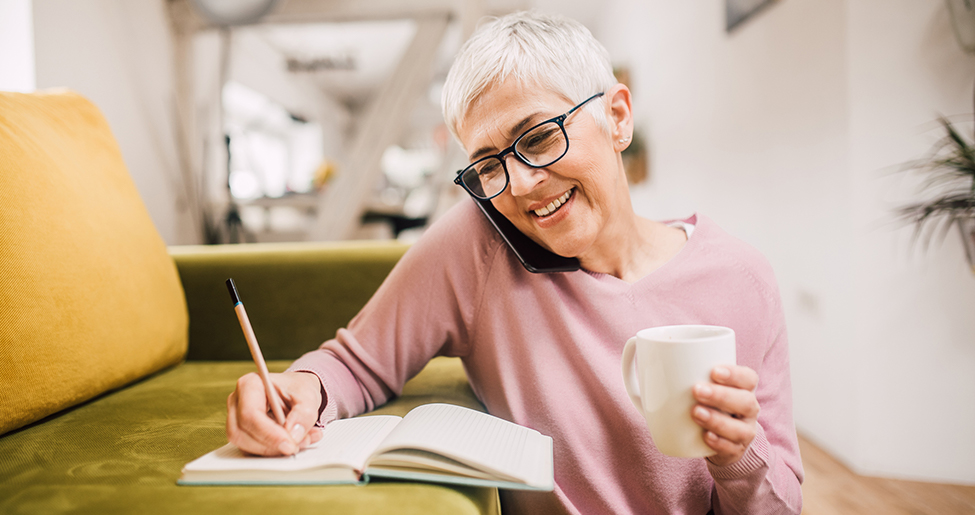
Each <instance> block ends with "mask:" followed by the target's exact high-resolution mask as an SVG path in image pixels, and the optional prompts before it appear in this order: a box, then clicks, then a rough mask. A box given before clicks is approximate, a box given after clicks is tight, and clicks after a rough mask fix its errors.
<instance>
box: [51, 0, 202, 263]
mask: <svg viewBox="0 0 975 515" xmlns="http://www.w3.org/2000/svg"><path fill="white" fill-rule="evenodd" d="M164 8H165V5H164V1H163V0H139V1H132V0H34V1H33V18H34V45H35V59H36V61H35V66H36V73H37V87H38V88H39V89H43V88H51V87H67V88H70V89H73V90H75V91H77V92H79V93H81V94H82V95H84V96H86V97H87V98H88V99H89V100H91V101H92V102H94V103H95V104H96V105H97V106H98V107H99V108H100V109H101V110H102V112H103V113H104V115H105V117H106V118H107V119H108V123H109V125H110V126H111V128H112V132H113V134H114V135H115V138H116V140H118V142H119V146H120V147H121V149H122V157H123V158H124V159H125V163H126V165H127V166H128V168H129V173H131V174H132V179H133V180H134V182H135V184H136V187H137V188H138V189H139V192H140V193H141V195H142V199H143V201H144V202H145V203H146V207H147V208H148V210H149V215H150V216H151V217H152V220H153V222H154V223H155V225H156V229H157V230H158V231H159V233H160V234H161V235H162V237H163V240H165V241H166V243H167V244H170V245H173V244H186V243H196V242H198V241H199V238H200V237H199V235H198V233H197V230H196V229H195V228H194V226H193V224H192V222H191V220H190V218H189V215H188V211H187V210H186V201H185V196H184V194H183V191H182V186H181V181H180V178H179V169H178V168H177V154H176V146H175V138H174V129H173V123H172V122H173V113H174V112H175V109H174V107H173V78H172V77H173V63H172V44H171V35H170V31H169V22H168V18H167V15H166V12H165V9H164Z"/></svg>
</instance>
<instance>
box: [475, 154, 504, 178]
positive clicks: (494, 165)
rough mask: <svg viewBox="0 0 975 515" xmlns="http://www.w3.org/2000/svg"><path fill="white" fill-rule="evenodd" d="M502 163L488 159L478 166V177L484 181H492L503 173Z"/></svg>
mask: <svg viewBox="0 0 975 515" xmlns="http://www.w3.org/2000/svg"><path fill="white" fill-rule="evenodd" d="M501 170H502V168H501V161H498V160H497V159H488V160H485V161H484V162H482V163H481V164H480V165H478V166H477V175H478V177H480V178H482V179H490V178H492V177H494V176H496V175H498V174H499V173H501Z"/></svg>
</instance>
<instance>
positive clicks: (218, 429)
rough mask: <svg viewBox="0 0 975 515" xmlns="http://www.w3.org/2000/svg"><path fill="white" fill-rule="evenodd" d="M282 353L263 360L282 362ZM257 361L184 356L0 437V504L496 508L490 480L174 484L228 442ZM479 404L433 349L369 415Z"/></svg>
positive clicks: (25, 507)
mask: <svg viewBox="0 0 975 515" xmlns="http://www.w3.org/2000/svg"><path fill="white" fill-rule="evenodd" d="M287 365H288V362H284V361H269V362H268V368H269V369H270V370H271V371H272V372H274V371H282V370H284V368H285V367H286V366H287ZM252 371H254V363H253V362H233V361H231V362H228V361H224V362H205V361H198V362H187V363H184V364H182V365H180V366H179V367H177V368H175V369H173V370H168V371H166V372H163V373H161V374H158V375H156V376H153V377H151V378H149V379H146V380H145V381H142V382H140V383H138V384H135V385H132V386H131V387H129V388H125V389H124V390H121V391H117V392H113V393H111V394H109V395H106V396H104V397H102V398H100V399H97V400H95V401H93V402H90V403H87V404H84V405H82V406H79V407H77V408H76V409H73V410H70V411H68V412H66V413H63V414H60V415H58V416H56V417H54V418H52V419H51V420H48V421H45V422H44V423H43V424H37V425H34V426H31V427H27V428H24V429H21V430H20V431H16V432H13V433H10V434H8V435H6V436H4V437H2V438H0V456H3V458H2V459H0V513H4V514H7V513H9V514H16V513H61V512H72V513H99V514H103V513H187V514H189V513H242V514H245V513H256V514H267V513H287V514H299V513H308V514H315V515H328V514H332V513H334V514H346V513H356V514H360V515H368V514H377V515H378V514H386V513H400V514H417V515H421V514H423V515H427V514H433V515H435V514H445V515H446V514H451V515H454V514H465V513H467V514H472V515H473V514H497V513H498V512H499V507H498V493H497V489H495V488H475V487H464V486H448V485H438V484H429V483H409V482H400V481H378V480H377V481H374V482H371V483H370V484H368V485H366V486H356V485H330V486H262V487H248V486H177V485H176V480H177V479H178V478H179V476H180V471H181V470H182V468H183V465H185V464H186V463H188V462H189V461H191V460H193V459H195V458H198V457H200V456H202V455H203V454H206V453H207V452H210V451H211V450H213V449H215V448H217V447H219V446H221V445H223V444H224V443H226V442H227V436H226V434H225V431H224V423H225V420H226V417H227V409H226V405H227V404H226V398H227V394H228V393H229V392H230V391H232V390H233V388H234V383H235V381H236V380H237V378H238V377H240V376H241V375H243V374H246V373H247V372H252ZM429 402H449V403H453V404H459V405H464V406H468V407H471V408H475V409H482V410H483V407H481V406H480V404H479V403H478V402H477V399H476V398H475V397H474V393H473V391H472V390H471V388H470V386H469V385H468V383H467V376H466V375H465V374H464V369H463V367H462V365H461V363H460V360H458V359H457V358H435V359H434V360H432V361H431V362H430V363H429V364H428V365H427V367H426V368H425V369H424V370H423V371H422V372H421V373H420V374H419V375H417V376H416V377H415V378H414V379H413V380H411V381H409V382H407V383H406V386H405V387H404V388H403V394H402V395H401V396H400V397H399V398H397V399H395V400H394V401H392V402H390V403H389V404H387V405H385V406H383V407H382V408H380V409H379V410H377V411H375V412H373V413H374V414H378V413H384V414H396V415H403V414H405V413H406V412H407V411H409V410H410V409H412V408H414V407H415V406H417V405H420V404H426V403H429Z"/></svg>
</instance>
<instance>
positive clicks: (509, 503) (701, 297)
mask: <svg viewBox="0 0 975 515" xmlns="http://www.w3.org/2000/svg"><path fill="white" fill-rule="evenodd" d="M687 222H689V223H691V224H694V225H695V229H694V231H693V234H692V236H691V237H690V238H689V239H688V241H687V244H686V245H685V246H684V248H683V249H682V250H681V251H680V252H679V253H678V255H677V256H676V257H675V258H673V259H672V260H671V261H670V262H668V263H666V264H665V265H664V266H663V267H661V268H659V269H658V270H656V271H654V272H653V273H651V274H650V275H648V276H646V277H644V278H643V279H641V280H640V281H637V282H636V283H634V284H629V283H626V282H624V281H622V280H619V279H617V278H615V277H613V276H609V275H605V274H599V273H591V272H587V271H578V272H570V273H554V274H532V273H529V272H527V271H526V270H525V269H524V268H523V267H522V266H521V264H520V263H518V261H517V259H516V258H515V257H514V256H513V255H512V253H511V252H510V251H509V250H508V249H507V247H506V246H505V244H504V242H503V241H502V240H501V239H500V237H499V236H497V235H496V234H495V233H494V231H493V229H492V228H491V227H490V226H489V225H488V223H487V221H486V220H484V219H483V216H482V215H481V214H480V213H479V212H478V211H477V208H476V207H475V206H474V204H473V202H467V201H464V202H461V203H460V205H459V206H457V207H455V208H453V209H452V210H451V211H449V212H448V213H447V214H446V215H445V216H444V217H443V218H442V219H441V220H440V221H439V222H438V223H436V224H434V225H433V226H432V227H431V228H430V229H429V231H428V232H427V234H426V235H424V237H423V238H422V239H421V241H420V242H419V243H417V244H416V245H414V246H413V247H412V248H411V249H410V250H409V252H407V253H406V255H405V256H404V257H403V259H402V260H400V262H399V263H398V264H397V265H396V267H395V269H394V270H393V272H392V273H391V274H390V275H389V277H388V278H387V279H386V281H385V283H383V285H382V286H381V287H380V289H379V290H378V292H377V293H376V295H375V296H374V297H373V298H372V300H370V301H369V303H368V304H367V305H366V306H365V307H364V308H363V309H362V311H361V312H360V313H359V314H358V315H357V316H356V317H355V318H354V319H353V320H352V321H351V322H350V323H349V327H348V329H341V330H339V332H338V334H337V335H336V337H335V339H332V340H329V341H327V342H325V343H324V344H322V346H321V348H320V349H318V350H315V351H312V352H309V353H307V354H305V355H304V356H302V357H301V358H300V359H298V360H297V361H295V363H294V364H293V365H292V366H291V368H290V370H303V371H308V372H313V373H315V374H317V375H318V376H319V378H320V379H321V380H322V384H323V386H324V388H325V391H326V394H327V400H328V402H327V404H326V407H325V410H324V412H323V414H322V419H321V422H322V423H327V422H328V421H331V420H335V419H336V418H343V417H349V416H354V415H357V414H359V413H363V412H365V411H369V410H371V409H373V408H375V407H377V406H379V405H381V404H383V403H385V402H386V401H387V400H389V399H390V398H391V397H392V396H395V395H397V394H398V393H399V392H400V391H401V389H402V387H403V384H404V383H405V382H406V381H407V380H408V379H409V378H411V377H413V376H414V375H415V374H417V373H418V372H419V371H420V369H422V368H423V366H424V365H425V364H426V363H427V361H428V360H430V359H431V358H432V357H434V356H437V355H446V356H459V357H460V358H462V360H463V363H464V366H465V368H466V370H467V374H468V377H469V378H470V382H471V386H472V387H473V389H474V392H475V393H476V394H477V396H478V398H479V399H480V400H481V402H482V403H483V404H484V406H485V407H486V408H487V410H488V411H489V412H490V413H491V414H493V415H496V416H499V417H502V418H505V419H508V420H511V421H513V422H516V423H518V424H521V425H524V426H527V427H531V428H534V429H537V430H538V431H540V432H542V433H543V434H546V435H550V436H552V438H553V439H554V449H555V483H556V486H555V491H554V492H551V493H537V492H523V491H502V492H501V496H502V504H503V510H504V512H505V513H525V514H537V513H585V514H595V513H613V514H623V513H693V514H701V515H703V514H705V513H707V512H708V511H709V510H711V509H713V510H714V512H715V513H717V514H721V513H741V514H749V515H754V514H762V513H775V514H779V513H799V512H800V508H801V503H802V497H801V492H800V488H799V484H800V482H801V480H802V464H801V461H800V458H799V449H798V444H797V441H796V432H795V428H794V425H793V421H792V398H791V396H792V390H791V384H790V379H789V355H788V343H787V340H786V331H785V321H784V319H783V315H782V308H781V305H780V301H779V293H778V288H777V286H776V283H775V278H774V277H773V273H772V269H771V267H770V266H769V264H768V263H767V262H766V260H765V259H764V258H763V257H762V256H761V255H760V254H759V253H758V252H757V251H756V250H754V249H753V248H751V247H749V246H748V245H746V244H745V243H743V242H741V241H739V240H737V239H735V238H732V237H731V236H729V235H728V234H726V233H725V232H723V231H722V230H721V229H720V228H718V227H717V226H716V225H715V224H714V223H713V222H711V220H709V219H708V218H705V217H703V216H699V215H698V216H695V217H691V218H690V219H688V220H687ZM671 324H710V325H723V326H728V327H731V328H732V329H734V330H735V333H736V336H737V355H738V364H739V365H745V366H748V367H751V368H753V369H754V370H756V371H757V372H758V375H759V378H760V381H759V386H758V390H757V397H758V401H759V403H760V404H761V413H760V415H759V427H758V435H757V436H756V438H755V440H754V441H753V442H752V445H751V447H750V448H749V449H748V451H747V452H746V454H745V456H744V457H743V458H742V459H741V460H740V461H739V462H738V463H736V464H734V465H731V466H728V467H717V466H714V465H712V464H710V463H709V462H707V461H706V460H704V459H686V458H671V457H668V456H664V455H663V454H661V453H660V452H659V451H658V450H657V449H656V447H654V445H653V442H652V440H651V438H650V433H649V431H648V429H647V426H646V422H645V421H644V419H643V417H642V416H641V415H640V414H639V413H638V412H637V410H636V409H635V408H634V407H633V405H632V404H631V403H630V400H629V398H628V396H627V394H626V390H625V388H624V387H623V379H622V375H621V372H620V358H621V355H622V352H623V345H624V344H625V343H626V340H627V338H629V337H630V336H632V335H634V334H635V333H636V332H637V331H638V330H640V329H643V328H647V327H653V326H661V325H671Z"/></svg>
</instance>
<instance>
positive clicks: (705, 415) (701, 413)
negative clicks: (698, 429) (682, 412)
mask: <svg viewBox="0 0 975 515" xmlns="http://www.w3.org/2000/svg"><path fill="white" fill-rule="evenodd" d="M694 416H695V417H697V418H699V419H701V420H707V419H709V418H711V413H710V412H709V411H708V410H706V409H704V408H702V407H700V406H698V407H696V408H694Z"/></svg>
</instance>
